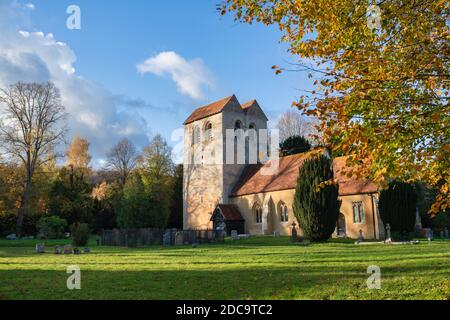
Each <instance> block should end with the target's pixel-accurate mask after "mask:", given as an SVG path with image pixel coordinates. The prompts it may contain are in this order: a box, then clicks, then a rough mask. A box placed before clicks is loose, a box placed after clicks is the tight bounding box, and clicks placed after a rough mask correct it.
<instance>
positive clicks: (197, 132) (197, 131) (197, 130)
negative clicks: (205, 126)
mask: <svg viewBox="0 0 450 320" xmlns="http://www.w3.org/2000/svg"><path fill="white" fill-rule="evenodd" d="M200 135H201V133H200V128H199V127H195V129H194V144H197V143H200Z"/></svg>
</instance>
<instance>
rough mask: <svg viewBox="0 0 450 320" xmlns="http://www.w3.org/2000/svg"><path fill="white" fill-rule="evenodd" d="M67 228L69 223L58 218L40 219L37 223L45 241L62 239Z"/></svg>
mask: <svg viewBox="0 0 450 320" xmlns="http://www.w3.org/2000/svg"><path fill="white" fill-rule="evenodd" d="M66 227H67V221H66V220H65V219H61V218H60V217H56V216H50V217H43V218H40V219H39V221H38V223H37V229H38V230H39V233H41V234H42V236H43V237H44V238H45V239H60V238H62V237H63V236H64V230H65V229H66Z"/></svg>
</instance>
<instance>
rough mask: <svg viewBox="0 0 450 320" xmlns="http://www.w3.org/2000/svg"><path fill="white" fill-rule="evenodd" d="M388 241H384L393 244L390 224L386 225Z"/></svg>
mask: <svg viewBox="0 0 450 320" xmlns="http://www.w3.org/2000/svg"><path fill="white" fill-rule="evenodd" d="M386 234H387V236H386V240H385V241H384V242H385V243H391V242H392V239H391V225H390V224H389V223H388V224H387V225H386Z"/></svg>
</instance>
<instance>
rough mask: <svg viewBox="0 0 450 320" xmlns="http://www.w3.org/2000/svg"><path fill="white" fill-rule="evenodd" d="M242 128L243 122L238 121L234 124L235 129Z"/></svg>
mask: <svg viewBox="0 0 450 320" xmlns="http://www.w3.org/2000/svg"><path fill="white" fill-rule="evenodd" d="M241 128H242V122H241V121H239V120H236V122H235V123H234V129H241Z"/></svg>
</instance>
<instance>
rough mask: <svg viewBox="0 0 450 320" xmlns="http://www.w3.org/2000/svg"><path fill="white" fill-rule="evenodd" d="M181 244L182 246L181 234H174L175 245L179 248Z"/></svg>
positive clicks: (179, 232)
mask: <svg viewBox="0 0 450 320" xmlns="http://www.w3.org/2000/svg"><path fill="white" fill-rule="evenodd" d="M182 244H183V232H182V231H178V232H177V233H175V245H176V246H179V245H182Z"/></svg>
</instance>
